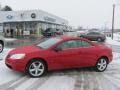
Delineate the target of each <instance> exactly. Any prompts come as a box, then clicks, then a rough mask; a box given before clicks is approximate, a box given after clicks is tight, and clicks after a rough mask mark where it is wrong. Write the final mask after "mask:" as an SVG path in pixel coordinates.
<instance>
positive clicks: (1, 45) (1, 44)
mask: <svg viewBox="0 0 120 90" xmlns="http://www.w3.org/2000/svg"><path fill="white" fill-rule="evenodd" d="M3 48H4V44H3V43H2V42H0V53H1V52H2V51H3Z"/></svg>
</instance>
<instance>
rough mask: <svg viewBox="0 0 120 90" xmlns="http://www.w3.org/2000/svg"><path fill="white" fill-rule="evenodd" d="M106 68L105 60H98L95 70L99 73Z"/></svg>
mask: <svg viewBox="0 0 120 90" xmlns="http://www.w3.org/2000/svg"><path fill="white" fill-rule="evenodd" d="M106 68H107V60H106V59H105V58H101V59H99V61H98V62H97V65H96V69H97V71H99V72H102V71H104V70H105V69H106Z"/></svg>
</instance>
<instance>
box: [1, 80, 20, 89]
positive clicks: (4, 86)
mask: <svg viewBox="0 0 120 90" xmlns="http://www.w3.org/2000/svg"><path fill="white" fill-rule="evenodd" d="M19 79H20V78H18V79H15V80H11V81H9V82H7V83H4V84H1V85H0V90H4V89H6V88H7V87H9V86H10V85H11V84H12V83H14V82H16V81H17V80H19Z"/></svg>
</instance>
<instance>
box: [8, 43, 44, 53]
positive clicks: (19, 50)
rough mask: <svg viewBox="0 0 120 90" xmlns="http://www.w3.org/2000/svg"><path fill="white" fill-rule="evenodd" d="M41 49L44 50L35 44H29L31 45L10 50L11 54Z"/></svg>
mask: <svg viewBox="0 0 120 90" xmlns="http://www.w3.org/2000/svg"><path fill="white" fill-rule="evenodd" d="M41 50H43V49H41V48H39V47H37V46H35V45H29V46H23V47H18V48H15V49H13V50H12V51H11V52H10V54H18V53H32V52H37V51H41Z"/></svg>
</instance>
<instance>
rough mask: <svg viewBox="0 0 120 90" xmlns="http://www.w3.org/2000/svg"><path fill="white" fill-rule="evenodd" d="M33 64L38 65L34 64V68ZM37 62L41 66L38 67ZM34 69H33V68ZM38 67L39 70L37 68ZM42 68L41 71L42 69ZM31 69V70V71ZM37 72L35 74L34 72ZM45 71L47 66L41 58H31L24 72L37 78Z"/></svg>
mask: <svg viewBox="0 0 120 90" xmlns="http://www.w3.org/2000/svg"><path fill="white" fill-rule="evenodd" d="M34 64H35V65H37V64H38V66H36V68H35V67H34ZM39 64H41V66H40V67H39ZM34 69H35V70H34ZM38 69H39V70H38ZM42 69H43V71H42ZM32 70H33V71H32ZM36 72H37V73H38V74H36V75H35V73H36ZM46 72H47V66H46V64H45V63H44V62H43V61H42V60H39V59H34V60H31V61H30V62H29V63H28V64H27V67H26V73H27V74H28V75H29V76H30V77H33V78H37V77H41V76H43V75H44V74H45V73H46Z"/></svg>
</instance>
